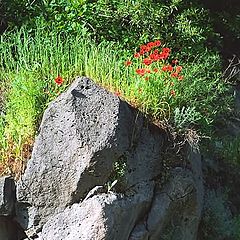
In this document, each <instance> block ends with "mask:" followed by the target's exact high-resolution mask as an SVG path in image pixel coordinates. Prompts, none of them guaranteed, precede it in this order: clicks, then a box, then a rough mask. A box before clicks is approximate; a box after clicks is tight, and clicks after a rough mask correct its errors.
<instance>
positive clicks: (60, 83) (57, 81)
mask: <svg viewBox="0 0 240 240" xmlns="http://www.w3.org/2000/svg"><path fill="white" fill-rule="evenodd" d="M54 81H55V83H56V84H57V85H58V86H60V85H62V83H63V78H62V77H61V76H59V75H58V77H56V78H55V80H54Z"/></svg>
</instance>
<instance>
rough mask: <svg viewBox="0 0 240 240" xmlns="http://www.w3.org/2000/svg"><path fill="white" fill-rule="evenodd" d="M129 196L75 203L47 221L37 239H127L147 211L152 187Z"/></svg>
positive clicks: (102, 195)
mask: <svg viewBox="0 0 240 240" xmlns="http://www.w3.org/2000/svg"><path fill="white" fill-rule="evenodd" d="M139 188H140V190H139V191H138V193H136V194H133V195H131V196H128V197H126V196H124V195H121V194H114V193H107V194H99V195H96V196H93V197H92V198H89V199H87V200H86V201H83V202H82V203H81V204H74V205H73V206H72V207H71V208H67V209H66V210H65V211H64V212H62V213H59V214H58V215H56V216H55V217H53V218H52V219H50V220H49V221H48V222H47V223H46V224H45V225H44V226H43V230H42V233H41V234H40V237H39V239H51V240H87V239H106V240H112V239H114V240H122V239H128V238H129V235H130V233H131V231H132V229H133V227H134V225H135V223H136V222H137V221H138V220H139V219H141V218H142V217H143V216H144V214H145V213H146V212H147V210H148V208H149V206H150V204H151V201H152V197H153V184H151V185H148V186H146V185H141V186H139Z"/></svg>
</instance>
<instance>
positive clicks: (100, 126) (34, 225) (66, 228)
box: [17, 78, 203, 240]
mask: <svg viewBox="0 0 240 240" xmlns="http://www.w3.org/2000/svg"><path fill="white" fill-rule="evenodd" d="M166 144H167V135H166V133H165V132H164V131H163V130H160V129H159V128H158V127H156V126H154V125H152V124H150V123H149V122H148V121H147V120H146V119H145V118H144V117H143V115H142V114H141V113H139V112H138V111H136V110H135V109H133V108H131V107H130V106H129V105H128V104H127V103H126V102H123V101H121V100H120V99H119V98H118V97H117V96H114V95H113V94H111V93H109V92H107V91H106V90H104V89H103V88H101V87H99V86H97V85H95V84H94V83H93V82H92V81H91V80H90V79H87V78H77V79H76V80H75V82H74V83H73V84H72V85H71V86H70V88H69V89H68V90H67V91H66V92H65V93H63V94H61V95H60V96H59V97H58V98H57V99H56V100H55V101H53V102H52V103H51V104H50V105H49V107H48V109H47V110H46V111H45V113H44V116H43V120H42V123H41V126H40V129H39V135H38V137H37V139H36V142H35V145H34V149H33V154H32V158H31V160H30V161H29V162H28V164H27V168H26V171H25V173H24V175H23V177H22V179H21V181H19V183H18V185H17V197H18V203H17V219H18V221H19V223H20V224H21V225H22V227H23V228H24V229H25V230H26V232H27V234H28V235H29V236H33V235H35V237H38V238H39V239H44V240H45V239H46V240H47V239H52V240H54V239H66V240H78V239H80V240H83V239H84V240H88V239H89V240H90V239H91V240H92V239H109V240H110V239H111V240H112V239H114V240H115V239H116V240H118V239H119V240H121V239H122V240H125V239H126V240H127V239H131V240H137V239H138V240H145V239H151V240H159V239H161V236H163V234H165V233H168V231H169V228H168V227H169V226H174V227H173V228H174V229H175V228H176V229H179V231H182V234H179V233H177V232H176V231H173V233H172V234H177V235H178V237H179V238H178V239H182V240H184V239H188V240H194V239H196V232H197V229H198V224H199V220H200V215H201V208H202V196H203V187H202V186H203V185H202V175H201V159H200V155H199V153H198V152H196V151H193V149H190V151H189V154H186V159H185V161H186V162H188V167H187V168H184V167H181V166H179V167H178V168H174V169H173V170H171V171H170V173H169V176H170V177H169V179H168V180H167V181H166V182H165V183H163V182H162V179H164V177H163V174H164V173H165V172H166V171H165V170H164V164H163V157H164V154H163V153H164V151H165V148H166ZM165 161H166V159H165ZM116 163H117V164H118V165H117V166H118V167H117V168H116V167H114V166H116ZM180 165H181V164H180ZM185 165H186V163H185ZM120 173H121V174H120ZM122 173H124V176H121V177H120V175H122ZM115 180H117V181H115ZM116 182H117V184H116V185H115V186H111V184H112V183H116ZM107 186H108V187H107ZM109 186H111V187H109ZM112 190H114V192H112ZM174 219H175V220H176V219H178V220H177V221H176V222H175V223H174V225H172V221H173V220H174ZM170 232H171V229H170Z"/></svg>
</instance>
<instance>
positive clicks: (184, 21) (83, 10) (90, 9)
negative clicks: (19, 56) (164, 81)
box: [5, 0, 216, 55]
mask: <svg viewBox="0 0 240 240" xmlns="http://www.w3.org/2000/svg"><path fill="white" fill-rule="evenodd" d="M5 5H6V6H7V7H8V10H7V12H8V13H9V14H10V16H16V18H17V19H14V18H12V19H11V21H12V22H15V23H16V24H20V23H21V22H24V21H25V22H26V21H27V20H26V17H28V18H29V20H30V19H32V17H33V16H35V17H36V16H38V17H41V18H43V19H45V23H44V24H45V25H51V26H54V27H56V28H57V29H59V31H61V30H64V32H71V33H76V32H78V31H79V29H81V28H86V29H88V32H89V33H90V34H91V35H92V37H94V38H95V39H96V40H97V41H98V42H100V41H102V40H103V39H105V40H108V41H109V40H110V41H114V42H120V43H121V44H123V45H124V46H125V47H127V48H133V47H135V46H136V45H138V44H140V43H142V42H147V41H150V40H152V39H154V38H155V39H156V38H159V39H165V41H166V42H167V43H168V44H170V47H174V48H178V49H179V50H181V54H187V55H189V52H192V53H194V54H197V53H199V51H202V50H204V49H205V46H206V44H207V43H206V40H208V39H216V36H215V35H214V34H213V30H212V27H211V21H210V18H209V15H208V11H206V10H204V8H203V7H202V6H201V5H200V4H199V3H198V1H197V0H195V1H191V2H187V1H183V0H162V1H156V0H134V1H125V0H119V1H116V0H108V1H107V0H96V1H93V0H81V1H78V0H71V1H70V0H45V1H39V2H32V4H31V3H29V1H26V0H25V1H18V0H14V1H11V3H10V2H9V3H8V4H5ZM22 9H24V11H26V13H27V14H24V11H23V13H22V12H20V10H22ZM18 11H19V12H18ZM18 19H20V23H19V22H18V21H16V20H18ZM30 22H31V24H33V21H30ZM106 26H107V27H106Z"/></svg>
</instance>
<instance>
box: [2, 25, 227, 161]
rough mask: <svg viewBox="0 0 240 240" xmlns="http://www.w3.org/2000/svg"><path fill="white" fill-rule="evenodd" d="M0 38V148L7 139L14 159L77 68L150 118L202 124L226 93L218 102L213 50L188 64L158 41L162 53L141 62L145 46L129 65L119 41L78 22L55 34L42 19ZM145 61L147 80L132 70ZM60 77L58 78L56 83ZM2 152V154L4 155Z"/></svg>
mask: <svg viewBox="0 0 240 240" xmlns="http://www.w3.org/2000/svg"><path fill="white" fill-rule="evenodd" d="M80 30H81V31H80ZM1 42H2V44H1V46H0V52H1V59H2V62H1V65H0V77H1V79H2V80H3V82H5V83H6V84H7V85H8V94H7V95H8V98H7V104H6V114H5V115H4V116H3V120H2V121H1V122H2V123H1V125H4V126H1V129H3V128H4V130H1V132H2V133H1V135H2V140H1V141H0V142H4V140H3V139H5V143H2V146H0V148H6V146H9V145H10V146H11V147H10V149H9V147H7V148H6V149H5V150H4V151H5V152H6V151H7V152H9V151H10V152H11V154H10V155H12V156H13V158H19V156H21V155H22V152H21V151H22V150H21V146H23V145H24V142H26V141H27V142H29V139H33V138H34V135H35V131H36V126H37V124H38V119H39V118H40V116H41V114H42V112H43V110H44V108H45V107H46V104H47V103H48V102H49V101H51V100H53V99H54V98H55V97H56V96H57V95H59V94H60V93H61V92H62V91H64V90H65V89H66V87H67V86H68V85H69V84H70V83H71V81H72V79H73V76H76V75H86V76H88V77H90V78H92V79H94V80H95V81H96V82H98V83H99V84H100V85H101V86H104V87H106V88H108V89H109V90H110V91H112V92H114V93H115V94H116V95H118V96H120V97H123V98H124V99H126V100H127V101H128V102H129V103H131V104H133V105H135V106H138V107H139V108H140V109H141V110H142V111H144V112H145V113H147V114H150V115H151V116H152V117H153V118H155V119H159V120H166V119H170V121H172V122H173V123H175V124H177V125H178V127H183V128H184V127H185V128H187V127H189V126H190V125H192V124H194V125H195V126H196V125H197V126H198V127H199V128H201V129H203V130H204V128H205V127H207V126H209V125H211V123H212V121H213V120H214V118H215V117H216V115H217V114H218V113H220V112H221V111H225V110H226V109H227V107H228V105H229V100H228V98H227V97H225V101H224V104H222V105H220V106H219V104H218V101H219V97H221V96H222V94H225V93H226V91H227V88H226V86H225V85H224V84H223V82H222V81H221V79H220V72H219V70H218V67H219V58H218V56H217V55H216V54H214V53H210V52H206V53H205V55H202V56H196V57H195V60H194V61H192V62H190V60H188V63H186V62H184V61H183V60H182V62H180V63H181V65H179V63H177V62H178V60H177V59H176V57H175V56H172V55H174V54H175V53H174V52H173V51H172V52H171V54H170V49H169V48H167V47H166V44H165V45H163V48H162V47H160V46H158V47H159V49H158V51H159V56H161V54H160V52H161V51H163V52H164V51H167V52H168V53H167V55H168V56H167V58H165V59H162V60H161V61H156V62H154V63H152V64H151V65H148V66H146V64H145V63H146V62H145V63H144V61H146V60H144V59H145V58H149V57H150V54H151V52H149V53H144V56H143V55H142V56H141V57H139V58H135V57H132V62H133V63H132V64H131V66H126V60H127V59H129V58H130V53H129V51H127V50H125V49H121V48H120V47H119V45H117V44H114V43H109V42H101V43H100V44H98V45H97V44H96V43H94V42H93V41H92V40H91V39H90V38H89V36H88V34H87V33H86V31H85V30H84V29H79V33H78V35H76V36H75V37H72V35H71V33H69V34H68V33H63V34H62V33H59V31H58V30H57V29H56V28H52V30H51V31H48V28H46V26H44V24H43V23H42V22H41V21H39V22H38V25H37V28H36V30H31V31H30V32H29V31H28V28H26V27H22V28H20V29H19V30H17V31H13V32H9V33H6V34H5V35H3V36H1ZM156 42H158V41H156ZM155 50H157V48H155ZM152 51H153V49H152ZM134 54H136V53H134ZM147 54H149V55H147ZM176 55H177V54H176ZM172 60H174V61H175V63H172ZM128 61H129V60H128ZM179 61H180V60H179ZM170 64H172V65H170ZM143 66H144V67H145V68H146V69H147V68H148V69H149V71H150V73H147V75H148V76H147V75H145V79H144V78H143V76H141V75H139V74H137V73H136V69H139V68H143ZM166 66H168V68H171V69H170V70H171V71H169V69H168V70H166ZM170 66H171V67H170ZM156 69H158V70H157V71H156ZM174 74H175V75H174ZM58 76H59V77H60V79H61V78H63V83H62V80H61V82H60V84H59V82H56V77H58ZM146 77H148V78H147V79H146ZM54 79H55V81H54ZM171 85H174V89H173V86H171ZM178 109H181V112H179V111H178ZM183 109H187V111H186V110H183ZM16 113H17V115H16ZM186 116H187V118H188V120H187V121H186ZM6 141H7V142H10V143H11V144H9V143H6ZM16 149H17V151H16ZM17 155H18V157H17ZM7 156H9V154H7ZM2 157H3V158H7V157H6V154H2Z"/></svg>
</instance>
